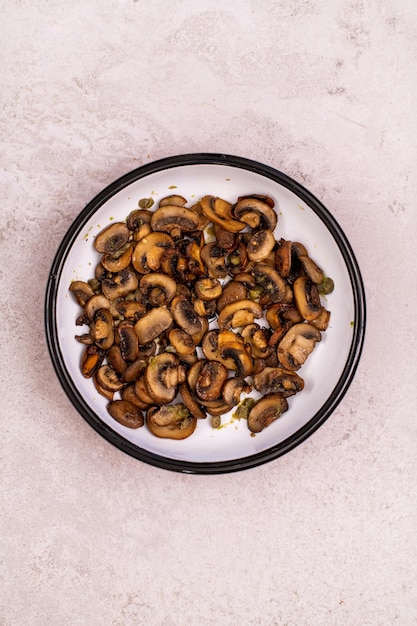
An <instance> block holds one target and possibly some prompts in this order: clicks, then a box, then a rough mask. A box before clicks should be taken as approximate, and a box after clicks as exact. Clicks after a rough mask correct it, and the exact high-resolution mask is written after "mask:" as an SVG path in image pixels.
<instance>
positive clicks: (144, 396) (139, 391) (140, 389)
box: [134, 373, 155, 406]
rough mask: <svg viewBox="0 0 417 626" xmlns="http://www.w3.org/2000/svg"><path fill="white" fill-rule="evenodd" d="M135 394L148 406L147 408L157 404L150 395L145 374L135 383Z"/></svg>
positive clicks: (140, 375)
mask: <svg viewBox="0 0 417 626" xmlns="http://www.w3.org/2000/svg"><path fill="white" fill-rule="evenodd" d="M134 385H135V393H136V395H137V397H138V398H139V399H140V400H141V402H143V403H144V404H146V405H147V406H151V405H152V404H155V400H154V398H152V396H151V395H150V394H149V391H148V388H147V386H146V381H145V376H144V373H143V374H139V378H138V379H137V380H136V381H135V383H134Z"/></svg>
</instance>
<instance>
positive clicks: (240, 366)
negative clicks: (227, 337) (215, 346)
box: [219, 335, 253, 378]
mask: <svg viewBox="0 0 417 626" xmlns="http://www.w3.org/2000/svg"><path fill="white" fill-rule="evenodd" d="M219 351H220V355H221V357H222V359H223V362H226V361H227V360H229V359H231V360H232V361H233V362H234V368H230V369H235V370H236V376H237V377H239V378H245V377H246V376H249V375H250V374H251V373H252V370H253V361H252V358H251V357H250V356H249V354H248V352H247V350H246V348H245V347H244V345H243V343H241V342H240V341H235V342H233V341H230V342H229V341H225V342H224V343H223V341H222V338H221V335H220V336H219Z"/></svg>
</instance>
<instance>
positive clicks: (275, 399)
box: [248, 393, 288, 433]
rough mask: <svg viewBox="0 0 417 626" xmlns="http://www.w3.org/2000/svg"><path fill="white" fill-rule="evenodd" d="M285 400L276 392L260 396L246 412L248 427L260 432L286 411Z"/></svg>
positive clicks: (286, 404)
mask: <svg viewBox="0 0 417 626" xmlns="http://www.w3.org/2000/svg"><path fill="white" fill-rule="evenodd" d="M287 409H288V402H287V400H286V399H285V398H284V397H283V396H282V395H280V394H278V393H273V394H270V395H268V396H265V397H264V398H261V399H260V400H258V401H257V402H255V404H254V405H253V407H252V408H251V410H250V411H249V414H248V428H249V430H250V431H251V432H253V433H260V432H261V431H262V430H263V429H264V428H266V427H267V426H269V425H270V424H271V423H272V422H274V421H275V420H277V419H278V418H279V417H281V415H282V414H283V413H284V412H285V411H287Z"/></svg>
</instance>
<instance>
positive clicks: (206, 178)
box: [45, 153, 366, 474]
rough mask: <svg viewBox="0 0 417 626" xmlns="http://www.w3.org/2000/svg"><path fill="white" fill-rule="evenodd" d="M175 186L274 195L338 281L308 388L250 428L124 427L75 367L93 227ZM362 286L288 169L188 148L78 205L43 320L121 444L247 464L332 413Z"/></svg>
mask: <svg viewBox="0 0 417 626" xmlns="http://www.w3.org/2000/svg"><path fill="white" fill-rule="evenodd" d="M172 193H176V194H180V195H182V196H184V197H185V198H187V199H188V200H189V202H194V201H197V200H198V199H199V198H201V197H202V196H204V195H206V194H211V195H214V196H219V197H221V198H224V199H226V200H229V201H235V200H236V198H237V197H238V196H242V195H245V194H264V195H269V196H271V197H272V198H273V199H274V201H275V208H276V211H277V213H278V224H277V227H276V231H275V238H276V239H279V238H281V237H282V238H284V239H289V240H292V241H300V242H302V243H303V244H304V245H305V246H306V247H307V250H308V252H309V255H310V256H311V257H312V258H313V259H314V260H315V261H316V263H317V264H318V265H319V266H320V267H322V268H323V270H324V271H325V273H326V274H327V275H328V276H331V277H332V278H333V280H334V283H335V289H334V291H333V292H332V293H331V294H330V295H329V296H326V298H327V300H328V301H327V303H326V308H328V309H329V310H331V322H330V325H329V328H328V329H327V330H326V332H324V333H323V339H322V341H321V342H320V343H319V344H317V345H316V347H315V349H314V351H313V353H312V354H311V356H310V357H309V358H308V360H307V362H306V363H305V364H304V365H303V367H302V368H301V370H300V371H299V374H300V375H301V376H302V378H303V379H304V381H305V388H304V390H303V391H302V392H301V393H299V394H296V395H295V396H293V397H291V398H289V399H288V404H289V409H288V411H287V412H286V413H284V414H283V415H282V417H280V418H279V419H278V420H276V421H275V422H273V423H272V424H271V425H270V426H268V427H267V428H265V429H264V430H263V431H262V432H261V433H258V434H256V436H253V435H251V433H250V431H249V429H248V427H247V424H246V421H245V420H233V419H232V412H231V413H230V414H229V415H228V416H225V417H223V418H222V422H223V423H224V424H225V427H223V428H220V429H213V428H212V427H211V425H210V420H209V419H207V420H199V422H198V426H197V429H196V430H195V432H194V433H193V435H192V436H191V437H189V438H187V439H185V440H182V441H176V440H170V439H159V438H157V437H155V436H154V435H152V434H151V433H150V432H149V431H148V430H147V428H146V426H144V427H142V428H139V429H135V430H132V429H128V428H126V427H124V426H122V425H120V424H119V423H117V422H115V420H113V419H112V418H111V417H110V416H109V414H108V413H107V410H106V404H107V401H106V400H105V398H103V397H102V396H101V395H99V394H98V393H97V392H96V389H95V387H94V385H93V382H92V381H91V379H85V378H83V376H82V375H81V372H80V358H81V353H82V350H83V346H82V345H80V344H79V343H78V342H76V341H75V339H74V336H75V334H79V333H80V332H81V331H80V328H79V327H76V326H75V320H76V318H77V316H78V315H79V312H80V308H79V306H78V304H77V303H76V302H75V299H74V298H73V297H72V295H71V294H70V293H69V291H68V287H69V285H70V283H71V281H73V280H88V279H90V278H92V276H93V271H94V267H95V265H96V264H97V262H98V260H99V255H98V253H97V252H96V251H95V250H94V247H93V240H94V236H95V235H96V234H97V233H98V232H99V231H100V230H101V229H103V228H104V227H105V226H106V225H108V224H110V223H111V221H112V220H114V221H121V220H124V219H125V218H126V217H127V215H128V214H129V213H130V211H132V210H133V209H136V208H137V206H138V200H139V199H141V198H146V197H152V198H153V199H154V200H155V203H156V204H157V202H158V199H161V198H163V197H164V196H166V195H169V194H172ZM365 318H366V306H365V294H364V287H363V282H362V278H361V273H360V269H359V267H358V263H357V261H356V258H355V255H354V253H353V251H352V248H351V246H350V244H349V242H348V240H347V238H346V236H345V234H344V233H343V231H342V229H341V227H340V226H339V224H338V223H337V222H336V220H335V218H334V217H333V216H332V215H331V213H330V212H329V211H328V210H327V209H326V208H325V207H324V206H323V204H322V203H321V202H320V201H319V200H318V199H317V198H316V197H315V196H314V195H313V194H312V193H310V192H309V191H308V190H307V189H305V188H304V187H303V186H302V185H300V184H299V183H298V182H296V181H294V180H293V179H291V178H290V177H289V176H287V175H286V174H284V173H282V172H280V171H277V170H276V169H273V168H272V167H269V166H267V165H263V164H261V163H258V162H256V161H252V160H249V159H246V158H242V157H238V156H232V155H226V154H200V153H199V154H186V155H179V156H174V157H170V158H165V159H161V160H158V161H155V162H152V163H149V164H146V165H144V166H142V167H139V168H138V169H135V170H134V171H132V172H130V173H128V174H126V175H125V176H123V177H122V178H120V179H118V180H116V181H115V182H114V183H112V184H111V185H109V186H108V187H107V188H105V189H104V190H103V191H102V192H101V193H99V194H98V196H96V197H95V198H94V199H93V200H92V201H91V202H90V203H89V204H88V205H87V206H86V207H85V208H84V209H83V210H82V211H81V213H80V214H79V215H78V217H77V218H76V219H75V221H74V222H73V224H72V225H71V227H70V228H69V230H68V232H67V233H66V235H65V237H64V239H63V241H62V243H61V245H60V246H59V249H58V251H57V253H56V255H55V258H54V261H53V264H52V267H51V271H50V274H49V279H48V283H47V289H46V297H45V329H46V337H47V344H48V349H49V352H50V355H51V359H52V363H53V366H54V368H55V371H56V374H57V376H58V379H59V381H60V383H61V385H62V387H63V389H64V390H65V392H66V394H67V395H68V397H69V399H70V401H71V402H72V404H73V405H74V407H75V408H76V409H77V411H78V412H79V413H80V414H81V416H82V417H83V418H84V419H85V420H86V421H87V422H88V423H89V424H90V425H91V426H92V427H93V428H94V429H95V430H96V431H97V432H98V433H99V434H100V435H102V436H103V437H104V438H105V439H107V440H108V441H109V442H110V443H111V444H113V445H115V446H117V448H119V449H120V450H122V451H123V452H125V453H127V454H129V455H131V456H133V457H135V458H136V459H139V460H141V461H143V462H146V463H149V464H151V465H154V466H158V467H160V468H164V469H168V470H173V471H179V472H188V473H199V474H214V473H224V472H233V471H237V470H243V469H248V468H251V467H254V466H257V465H260V464H262V463H266V462H269V461H271V460H273V459H276V458H278V457H280V456H282V455H284V454H285V453H288V452H289V451H290V450H293V449H294V448H295V447H296V446H298V445H299V444H300V443H301V442H303V441H305V440H306V439H307V438H308V437H310V436H311V435H312V433H313V432H314V431H315V430H316V429H317V428H319V427H320V426H321V425H322V424H323V423H324V422H325V420H326V419H327V418H328V417H329V416H330V415H331V414H332V412H333V411H334V410H335V408H336V407H337V405H338V404H339V403H340V401H341V400H342V398H343V396H344V394H345V393H346V391H347V389H348V387H349V385H350V384H351V382H352V379H353V376H354V374H355V371H356V368H357V365H358V362H359V359H360V355H361V351H362V347H363V341H364V335H365Z"/></svg>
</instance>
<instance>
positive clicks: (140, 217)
mask: <svg viewBox="0 0 417 626" xmlns="http://www.w3.org/2000/svg"><path fill="white" fill-rule="evenodd" d="M152 215H153V211H149V210H148V209H135V210H134V211H131V212H130V213H129V215H128V216H127V219H126V226H127V227H128V228H129V230H135V231H139V230H140V229H141V228H142V226H143V225H144V224H150V223H151V218H152Z"/></svg>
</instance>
